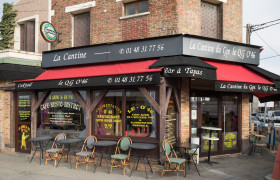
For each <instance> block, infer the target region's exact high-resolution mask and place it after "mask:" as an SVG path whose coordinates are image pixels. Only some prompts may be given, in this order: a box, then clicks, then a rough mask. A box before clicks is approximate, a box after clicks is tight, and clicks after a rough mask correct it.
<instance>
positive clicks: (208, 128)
mask: <svg viewBox="0 0 280 180" xmlns="http://www.w3.org/2000/svg"><path fill="white" fill-rule="evenodd" d="M201 129H206V130H209V131H210V133H209V137H207V136H202V138H203V139H206V140H208V144H209V148H208V160H207V162H208V163H209V164H211V165H213V163H215V162H211V161H210V154H211V141H218V140H219V138H216V137H212V132H213V131H221V130H222V128H218V127H205V126H203V127H201Z"/></svg>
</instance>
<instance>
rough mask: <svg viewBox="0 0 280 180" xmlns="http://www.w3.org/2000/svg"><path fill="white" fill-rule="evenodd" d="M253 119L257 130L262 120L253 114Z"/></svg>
mask: <svg viewBox="0 0 280 180" xmlns="http://www.w3.org/2000/svg"><path fill="white" fill-rule="evenodd" d="M251 121H252V122H254V130H257V129H258V125H260V124H261V122H260V121H259V120H258V119H257V118H256V117H255V116H251Z"/></svg>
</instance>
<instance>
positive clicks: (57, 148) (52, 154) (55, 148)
mask: <svg viewBox="0 0 280 180" xmlns="http://www.w3.org/2000/svg"><path fill="white" fill-rule="evenodd" d="M63 139H66V135H65V134H64V133H60V134H58V135H57V136H56V137H55V139H54V141H53V144H52V147H51V149H47V150H46V165H47V163H48V160H54V166H56V162H57V160H58V156H59V154H61V155H63V153H64V144H63V145H61V144H59V143H58V141H59V140H63ZM61 158H62V157H61Z"/></svg>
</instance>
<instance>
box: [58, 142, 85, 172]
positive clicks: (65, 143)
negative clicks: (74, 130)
mask: <svg viewBox="0 0 280 180" xmlns="http://www.w3.org/2000/svg"><path fill="white" fill-rule="evenodd" d="M81 141H82V140H81V139H62V140H59V141H57V143H58V144H64V145H68V151H67V162H68V155H69V152H70V151H71V144H75V146H74V148H73V151H74V150H75V148H76V146H77V144H78V143H79V142H81ZM62 155H63V154H61V158H60V159H59V161H58V163H57V166H56V167H58V165H59V163H60V161H61V159H62ZM70 168H71V169H72V164H71V157H70Z"/></svg>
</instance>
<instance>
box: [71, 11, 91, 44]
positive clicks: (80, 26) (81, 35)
mask: <svg viewBox="0 0 280 180" xmlns="http://www.w3.org/2000/svg"><path fill="white" fill-rule="evenodd" d="M89 44H90V13H89V12H87V13H82V14H77V15H75V16H74V46H75V47H76V46H86V45H89Z"/></svg>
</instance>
